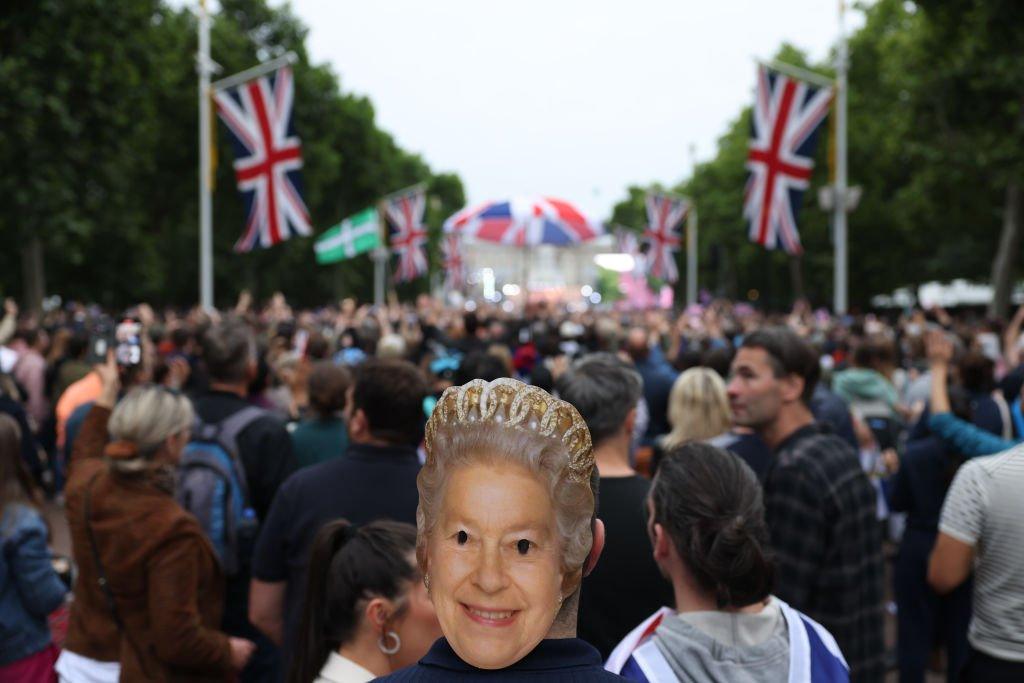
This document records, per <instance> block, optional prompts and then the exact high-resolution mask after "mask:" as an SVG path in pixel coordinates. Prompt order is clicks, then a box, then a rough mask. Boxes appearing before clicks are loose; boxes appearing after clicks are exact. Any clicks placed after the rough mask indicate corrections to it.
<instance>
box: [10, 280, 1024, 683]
mask: <svg viewBox="0 0 1024 683" xmlns="http://www.w3.org/2000/svg"><path fill="white" fill-rule="evenodd" d="M1022 325H1024V307H1022V309H1020V310H1019V311H1018V312H1017V313H1016V314H1015V315H1014V317H1013V318H1012V319H1010V320H992V319H989V318H986V317H985V316H984V315H982V314H981V313H978V312H974V311H954V312H947V311H944V310H942V309H929V310H923V309H911V310H907V311H903V312H900V313H898V314H896V313H894V314H891V315H875V314H866V315H851V316H833V315H830V314H828V313H826V312H823V311H814V310H812V309H811V308H810V307H809V306H808V305H807V304H806V303H804V302H798V303H797V304H796V305H795V306H794V307H793V309H792V310H791V311H789V312H786V313H779V314H771V313H766V312H763V311H759V310H756V309H754V308H752V307H750V306H748V305H745V304H737V303H733V302H729V301H722V300H719V301H713V302H710V303H708V304H706V305H701V306H692V307H688V308H686V309H684V310H682V311H667V310H648V311H621V310H615V309H611V308H600V307H599V308H592V309H587V310H569V309H566V308H564V307H560V306H556V305H552V304H546V303H537V304H532V303H531V304H526V305H525V306H524V307H522V308H520V309H516V310H514V311H507V310H505V309H503V308H501V307H497V306H491V305H489V304H486V303H479V304H477V303H474V302H469V303H467V304H466V305H464V306H461V307H459V308H453V307H451V306H448V305H445V304H444V303H442V302H440V301H438V300H436V299H433V298H431V297H427V296H422V297H420V298H419V299H417V300H416V301H415V302H412V303H404V304H402V303H398V302H392V303H389V304H387V305H384V306H372V305H367V304H360V303H359V302H356V301H354V300H349V299H347V300H344V301H341V302H339V303H338V304H337V305H330V306H325V307H322V308H319V309H316V310H295V309H293V308H292V307H291V306H290V305H289V304H288V302H287V300H286V298H285V297H284V296H283V295H281V294H277V295H274V296H273V297H272V298H271V299H270V300H269V301H267V302H265V303H264V304H263V305H260V306H257V305H256V304H255V302H253V301H252V299H251V297H249V296H248V294H243V295H242V297H240V299H239V301H238V303H237V305H236V306H235V307H234V309H232V310H224V311H207V310H202V309H199V308H194V309H191V310H188V311H181V310H176V309H170V308H169V309H166V310H160V311H157V310H154V309H153V308H152V307H150V306H148V305H146V304H140V305H137V306H133V307H131V308H129V309H127V310H124V311H116V312H115V311H106V310H103V309H101V308H99V307H96V306H90V305H84V304H76V303H71V304H67V305H64V306H62V307H59V308H57V309H55V310H51V311H48V312H46V313H36V312H30V311H19V308H18V306H17V304H16V303H15V302H14V301H12V300H7V301H6V302H5V306H4V311H3V317H2V319H0V511H2V517H0V541H2V543H3V548H4V553H3V554H2V556H0V680H12V681H14V680H17V681H52V680H57V679H59V680H62V681H71V682H76V683H77V682H78V681H88V682H93V681H116V680H127V681H149V680H161V681H172V680H189V681H193V680H241V681H274V682H277V681H284V680H288V681H292V682H295V683H300V682H301V683H309V682H310V681H314V680H316V681H359V680H371V679H375V678H378V677H385V676H388V675H392V676H394V677H395V678H394V680H446V678H445V676H444V675H440V677H438V678H436V679H435V678H430V676H431V675H435V674H436V673H437V671H448V669H445V667H446V666H453V667H454V666H455V664H446V663H445V660H444V658H443V657H442V656H441V655H440V654H438V650H437V648H438V645H437V643H439V642H445V643H448V644H450V645H451V647H453V648H454V654H452V657H454V658H455V660H458V658H459V657H461V659H462V660H464V661H465V660H467V658H469V659H471V656H470V655H467V654H466V653H465V652H463V651H462V650H460V649H459V644H458V639H457V638H455V636H454V635H453V634H452V633H450V632H449V628H448V623H449V622H448V621H446V616H445V613H444V611H443V609H442V605H445V604H448V603H446V602H445V599H444V595H445V593H444V591H447V590H448V588H449V586H448V584H446V583H444V582H443V580H442V579H443V577H440V576H438V575H437V574H432V573H430V572H428V571H426V569H425V567H427V566H428V565H429V564H430V562H428V553H429V552H430V551H429V550H428V549H427V547H426V546H424V543H425V540H424V534H425V533H426V532H425V529H427V528H428V527H429V528H432V527H431V524H432V522H431V520H430V519H426V520H425V518H424V515H425V514H427V513H426V512H424V509H423V507H424V500H423V495H424V491H429V488H426V489H425V488H424V487H425V486H427V484H426V483H424V477H423V476H421V474H422V473H423V472H426V471H427V470H425V469H423V468H424V463H425V462H426V463H427V467H428V468H429V467H430V465H431V461H430V458H433V457H436V456H435V455H433V454H432V453H431V452H430V447H431V446H432V448H433V449H434V450H435V451H437V450H438V449H442V450H443V449H444V448H446V447H447V446H444V445H439V444H438V443H433V444H430V443H429V439H426V440H425V436H426V434H427V433H429V432H428V427H427V425H428V419H431V416H432V415H433V414H434V411H435V406H437V405H438V402H439V401H442V400H452V399H450V398H449V399H445V396H448V397H451V396H452V395H453V394H452V393H451V392H449V394H447V395H446V394H445V391H446V390H448V389H451V388H453V387H456V388H457V387H466V386H467V385H469V384H470V383H472V382H473V381H474V380H482V381H483V383H478V384H474V385H473V386H475V387H478V390H479V391H491V389H490V388H488V389H486V390H483V389H479V387H483V386H486V387H492V386H494V387H498V386H499V385H500V386H509V387H513V388H514V390H515V391H519V392H520V393H522V395H524V396H527V395H528V396H531V397H536V396H538V395H539V396H547V397H554V398H552V399H551V400H558V401H564V402H565V403H566V404H568V405H569V406H572V408H573V409H574V410H575V411H577V412H578V414H579V416H580V417H581V418H582V420H583V422H584V423H585V426H586V429H587V432H588V433H589V439H590V441H589V446H590V449H589V450H588V451H587V453H588V455H587V456H586V457H591V456H592V459H593V462H594V464H595V466H596V470H595V471H596V473H597V477H598V478H597V479H595V482H594V493H595V495H594V498H595V500H596V512H595V513H593V514H592V515H591V516H592V517H594V519H595V520H600V522H601V529H603V531H602V532H601V533H600V534H599V533H598V532H597V531H596V529H597V527H596V526H593V525H592V529H593V534H594V536H593V540H592V542H591V543H590V544H589V545H588V546H587V547H586V548H583V550H585V551H587V552H584V553H583V554H584V555H586V556H587V558H588V559H587V560H586V561H585V562H584V563H583V565H582V569H581V572H582V574H581V581H582V583H581V585H580V586H579V587H578V589H576V590H575V592H572V593H571V594H570V596H568V597H567V596H563V595H562V594H561V593H559V597H558V603H557V609H556V614H558V615H559V616H557V617H555V622H554V626H552V627H551V628H552V630H551V631H549V632H548V636H547V638H546V639H545V640H544V641H543V642H545V643H547V642H548V640H549V639H554V638H569V639H572V642H576V641H577V640H578V641H580V642H581V644H580V649H579V650H578V652H577V651H573V653H572V655H571V656H570V655H569V654H565V657H566V662H568V663H566V664H565V667H567V668H566V669H565V671H572V670H573V669H572V667H574V666H575V667H583V666H584V665H583V664H581V663H580V662H585V661H589V660H587V657H590V656H591V653H592V656H593V658H594V661H595V662H597V664H596V665H595V666H596V669H595V670H596V671H601V672H602V673H601V675H602V676H604V675H607V676H608V677H614V676H621V677H624V678H626V679H629V680H640V681H655V680H657V681H661V680H665V681H673V680H678V681H785V680H790V681H805V680H806V681H833V680H853V681H882V680H883V679H884V677H885V676H886V674H887V673H888V672H898V676H899V680H900V681H901V682H906V683H910V682H915V681H924V680H925V675H926V672H928V671H929V670H931V671H942V672H943V673H944V675H946V676H948V680H951V681H953V680H969V681H982V680H984V681H986V683H996V682H998V681H1003V680H1005V681H1010V680H1014V681H1021V680H1024V454H1022V453H1021V452H1020V451H1019V449H1018V448H1017V443H1018V441H1020V440H1022V439H1024V411H1022V408H1021V396H1022V389H1024V358H1022V356H1021V349H1022V348H1024V337H1022V334H1021V332H1022V329H1021V328H1022ZM502 378H514V379H517V380H519V381H520V382H522V383H523V386H528V387H533V388H536V389H539V390H541V391H542V393H541V394H535V393H529V392H532V391H533V389H530V390H529V392H528V391H527V389H525V388H523V389H519V388H517V387H520V385H519V384H515V385H511V384H508V385H502V384H501V382H500V381H499V380H502ZM496 381H499V382H498V383H495V382H496ZM484 383H488V384H484ZM494 390H495V391H497V389H494ZM452 391H453V392H454V391H455V389H452ZM509 391H512V389H509ZM523 392H526V393H523ZM510 395H512V394H510ZM473 396H475V398H474V399H473V400H476V401H478V402H484V401H486V397H483V398H481V397H480V396H479V395H478V394H474V395H473ZM481 405H482V403H481ZM506 408H507V409H508V410H511V407H510V406H506ZM477 409H479V410H480V411H481V414H483V412H485V409H484V408H483V407H480V406H478V408H477ZM510 415H511V414H510ZM433 419H435V420H436V419H438V418H436V417H435V418H433ZM481 419H483V418H481ZM503 419H505V420H510V419H512V418H511V417H510V416H506V417H505V418H503ZM499 422H500V420H499ZM460 424H461V423H460ZM499 426H500V425H499ZM531 429H535V430H540V429H541V427H540V426H538V425H534V426H533V427H531ZM567 433H568V432H567ZM545 434H547V435H548V436H550V434H548V433H547V432H545ZM425 441H426V442H425ZM455 441H458V440H457V439H456V440H455ZM453 444H454V445H452V446H451V448H452V449H456V450H457V449H458V448H461V446H459V445H458V444H457V443H455V442H453ZM466 448H470V447H469V446H466ZM470 450H472V449H471V448H470ZM569 455H572V454H569ZM569 455H567V456H566V457H569ZM577 455H578V454H577ZM579 457H583V456H579ZM573 463H574V461H572V460H571V459H570V461H569V465H565V466H566V467H569V466H570V465H572V466H575V465H574V464H573ZM452 467H454V465H453V466H452ZM438 476H441V475H438ZM445 476H452V475H445ZM418 478H419V488H418ZM442 488H443V487H442ZM438 495H440V494H438ZM552 495H555V496H556V497H557V495H556V494H555V493H552ZM445 504H446V505H447V504H449V503H445ZM452 504H454V503H452ZM556 507H557V505H556ZM418 508H419V509H420V513H419V516H418V514H417V510H418ZM559 514H561V513H559ZM65 519H66V522H67V525H68V529H69V535H70V556H69V557H56V556H54V553H53V548H52V543H53V533H52V532H53V525H54V524H55V523H63V520H65ZM594 523H595V524H596V522H594ZM454 533H455V536H453V537H452V538H454V539H455V540H454V541H453V542H454V543H456V544H457V545H456V546H455V547H457V548H461V547H462V546H463V543H464V541H463V538H462V536H461V534H463V533H466V534H467V536H466V540H465V543H470V544H471V539H470V534H469V531H461V530H460V531H457V532H454ZM598 538H600V539H601V540H600V542H599V541H598ZM518 543H519V544H520V545H518V546H516V548H517V550H516V549H514V550H512V551H509V552H512V553H516V552H518V553H520V554H522V555H524V556H526V555H528V551H529V549H530V548H532V547H533V546H531V545H530V543H533V541H532V540H530V541H527V540H520V541H518ZM522 543H526V545H525V546H524V545H522ZM430 547H431V548H432V547H433V546H430ZM467 547H468V546H467ZM563 552H568V551H567V550H565V549H564V548H563ZM588 553H589V554H588ZM591 556H592V558H591ZM481 561H482V560H481ZM503 562H504V560H503ZM503 566H504V565H503ZM481 571H482V570H481ZM496 571H497V570H496ZM509 571H511V570H509ZM511 575H512V574H510V576H511ZM481 576H483V575H481ZM485 578H486V577H485ZM477 581H478V582H483V583H480V585H481V586H482V585H484V583H486V582H485V581H484V578H479V579H477ZM494 581H497V582H498V583H500V581H499V579H498V578H494ZM432 582H434V583H433V584H432ZM432 585H433V587H432ZM453 590H456V589H453ZM458 590H462V589H458ZM474 590H478V591H479V590H483V589H482V588H480V586H477V588H475V589H474ZM494 590H496V591H497V590H498V589H497V588H495V589H494ZM501 590H505V589H504V588H502V589H501ZM523 590H524V591H525V590H526V589H523ZM538 590H539V589H538ZM527 592H528V591H527ZM523 599H524V600H525V598H523ZM567 605H568V606H567ZM471 608H472V606H470V607H467V608H466V609H471ZM516 609H519V608H516ZM516 609H513V608H511V607H510V608H509V609H508V610H497V609H492V610H491V611H487V610H483V611H482V612H481V614H483V616H481V615H480V614H477V615H476V617H474V618H477V619H478V620H483V621H482V622H481V623H484V622H486V623H487V624H490V626H491V627H494V628H498V626H500V624H499V623H498V622H501V620H502V619H505V618H506V617H505V616H501V615H504V614H505V612H506V611H507V612H508V614H514V613H515V612H516ZM522 609H526V608H525V607H523V608H522ZM566 610H568V611H571V613H572V614H571V616H572V619H571V624H572V628H571V629H567V628H566V624H567V623H569V622H567V621H566V620H565V614H564V613H565V612H566ZM478 611H479V610H478ZM891 615H895V626H896V628H895V638H893V637H892V636H891V635H890V637H888V638H887V637H886V626H885V624H886V620H887V619H892V616H891ZM507 618H508V619H513V618H514V617H507ZM488 620H490V621H488ZM491 622H494V623H493V624H492V623H491ZM502 623H503V622H502ZM495 624H498V625H497V626H495ZM559 628H561V629H563V630H561V631H560V630H558V629H559ZM569 630H571V631H572V633H568V631H569ZM563 632H564V634H563ZM539 647H540V646H538V648H539ZM595 650H596V652H594V651H595ZM446 652H447V651H446ZM544 652H545V657H548V658H547V659H543V658H542V657H541V656H540V653H541V649H537V650H535V651H534V652H533V653H532V655H528V656H527V659H523V660H521V662H520V663H519V664H518V665H517V666H519V667H520V669H515V667H511V668H508V667H505V666H504V665H502V667H501V668H503V669H506V670H505V675H506V676H507V677H508V678H509V680H518V679H517V678H515V676H517V675H522V676H524V677H525V676H526V675H527V672H528V671H533V670H534V669H529V668H527V669H522V667H523V666H525V665H523V664H522V662H527V661H529V662H532V663H531V664H529V666H535V667H536V669H535V670H536V671H549V670H550V671H556V670H558V671H561V669H559V667H561V666H562V664H560V663H559V662H561V660H559V659H558V657H557V656H556V655H555V654H551V652H548V651H544ZM563 654H564V653H563ZM456 655H457V657H456ZM530 656H533V657H534V659H533V660H530V659H528V657H530ZM574 657H575V658H577V659H573V658H574ZM463 663H464V662H463ZM470 663H471V664H472V663H473V662H472V661H470ZM432 667H433V668H432ZM474 667H476V665H474ZM471 668H472V671H473V672H475V673H474V675H476V673H481V674H483V673H486V672H485V671H484V670H483V669H480V668H479V667H476V668H473V667H471ZM454 670H458V671H462V669H458V668H456V669H454ZM417 671H419V672H420V673H415V672H417ZM579 671H589V670H588V669H585V668H581V669H578V671H577V675H583V674H579ZM395 672H399V673H395ZM401 672H413V673H407V674H405V675H406V676H409V677H407V678H400V677H399V676H400V674H401ZM431 672H434V673H431ZM563 674H564V675H565V676H569V674H565V673H564V671H563V673H560V674H558V675H557V676H556V675H554V674H552V677H551V678H550V679H549V680H572V679H571V676H570V677H568V678H566V677H563V678H559V677H558V676H561V675H563ZM460 675H461V674H460ZM494 675H499V674H497V673H495V674H494ZM594 675H595V676H596V674H594ZM415 676H420V678H416V677H415ZM453 676H454V674H453ZM585 678H586V677H584V678H581V679H577V680H583V679H585ZM453 679H454V678H448V679H447V680H453ZM466 680H469V679H466Z"/></svg>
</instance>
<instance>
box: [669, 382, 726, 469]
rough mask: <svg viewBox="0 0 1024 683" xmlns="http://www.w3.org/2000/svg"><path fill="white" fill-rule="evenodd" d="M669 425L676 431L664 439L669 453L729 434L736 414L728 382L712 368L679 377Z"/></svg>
mask: <svg viewBox="0 0 1024 683" xmlns="http://www.w3.org/2000/svg"><path fill="white" fill-rule="evenodd" d="M668 422H669V424H670V425H672V431H670V432H669V433H668V434H666V435H665V436H663V437H662V439H661V446H662V447H663V448H665V449H670V448H676V447H678V446H682V445H683V444H686V443H689V442H691V441H704V440H706V439H710V438H713V437H716V436H718V435H719V434H721V433H723V432H725V431H727V430H728V429H729V428H730V427H731V426H732V411H731V410H730V409H729V396H728V394H727V393H726V390H725V382H724V381H722V378H721V377H720V376H719V375H718V373H717V372H715V371H714V370H711V369H709V368H690V369H689V370H687V371H686V372H684V373H683V374H681V375H679V377H678V378H676V381H675V384H673V385H672V392H671V393H670V394H669V397H668Z"/></svg>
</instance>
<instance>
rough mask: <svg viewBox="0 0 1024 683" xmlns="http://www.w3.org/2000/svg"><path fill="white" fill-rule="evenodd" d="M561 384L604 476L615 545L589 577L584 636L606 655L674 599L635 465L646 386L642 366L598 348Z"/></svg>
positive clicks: (604, 508)
mask: <svg viewBox="0 0 1024 683" xmlns="http://www.w3.org/2000/svg"><path fill="white" fill-rule="evenodd" d="M556 389H557V392H558V396H559V397H560V398H561V399H562V400H564V401H567V402H568V403H569V404H571V405H572V406H573V407H575V408H576V410H578V411H579V413H580V415H581V416H582V417H583V419H584V421H585V422H586V423H587V429H589V430H590V436H591V439H592V440H593V444H594V460H595V462H596V464H597V470H598V473H599V474H600V478H601V479H600V492H601V500H600V506H601V520H602V521H603V522H604V525H605V534H606V535H607V538H608V539H609V544H608V545H607V546H606V547H605V551H604V555H603V557H602V558H601V564H600V565H599V566H597V567H595V568H594V571H593V572H591V573H590V575H589V576H587V578H586V579H584V581H583V589H582V591H581V593H580V610H579V614H580V617H579V637H580V638H582V639H583V640H585V641H587V642H588V643H590V644H591V645H593V646H594V647H596V648H597V650H598V651H599V652H600V653H601V656H602V657H607V656H608V654H609V653H610V652H611V651H612V648H613V647H615V645H616V643H618V642H619V641H620V640H621V639H622V637H623V636H624V635H626V633H627V632H628V630H629V629H630V628H632V626H633V625H634V624H636V623H637V622H638V621H640V620H641V619H643V618H644V617H646V616H647V615H648V614H650V613H651V612H652V611H654V610H655V609H657V608H658V607H661V606H662V605H664V604H666V603H667V602H668V600H669V599H670V598H671V586H669V584H668V583H667V582H666V581H664V580H663V579H662V577H661V575H660V573H659V572H658V567H657V565H656V564H655V563H654V560H653V558H652V556H651V545H650V540H649V539H648V538H647V533H646V528H647V518H646V515H645V514H644V500H645V499H646V498H647V492H648V489H649V488H650V481H649V480H648V479H646V478H644V477H642V476H640V475H639V474H637V473H636V471H635V470H634V469H633V468H632V467H631V466H630V463H629V449H630V441H631V437H632V434H633V425H634V423H635V421H636V411H637V404H638V403H639V401H640V399H641V397H642V386H641V381H640V376H639V375H638V374H637V373H636V371H635V370H633V369H632V368H630V367H628V366H627V365H626V364H625V363H624V362H623V361H621V360H620V359H619V358H617V357H616V356H615V355H613V354H611V353H595V354H591V355H589V356H585V357H584V358H582V359H581V360H578V361H576V362H575V363H574V364H573V365H572V366H571V367H570V368H569V370H567V371H566V372H565V373H564V374H563V375H562V376H561V377H559V378H558V382H557V383H556Z"/></svg>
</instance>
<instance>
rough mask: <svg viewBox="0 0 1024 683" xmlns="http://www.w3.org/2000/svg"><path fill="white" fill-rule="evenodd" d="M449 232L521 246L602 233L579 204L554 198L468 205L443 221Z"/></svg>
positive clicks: (568, 241) (585, 238)
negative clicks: (575, 204)
mask: <svg viewBox="0 0 1024 683" xmlns="http://www.w3.org/2000/svg"><path fill="white" fill-rule="evenodd" d="M444 231H445V232H446V233H458V234H460V235H462V236H463V237H470V238H474V239H478V240H482V241H484V242H497V243H498V244H508V245H512V246H519V247H532V246H536V245H539V244H553V245H556V246H563V247H564V246H569V245H573V244H579V243H581V242H587V241H589V240H592V239H594V238H595V237H597V236H598V235H600V234H601V233H602V232H603V228H602V226H601V224H600V223H598V222H597V221H593V220H591V219H589V218H587V216H586V215H585V214H584V213H583V212H582V211H581V210H580V209H579V208H577V207H576V206H574V205H573V204H571V203H569V202H567V201H564V200H562V199H555V198H554V197H539V198H533V199H522V198H515V199H505V200H500V201H490V202H484V203H483V204H477V205H476V206H468V207H466V208H464V209H462V210H461V211H459V212H458V213H456V214H454V215H453V216H451V217H450V218H449V219H448V220H446V221H445V222H444Z"/></svg>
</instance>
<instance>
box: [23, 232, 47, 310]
mask: <svg viewBox="0 0 1024 683" xmlns="http://www.w3.org/2000/svg"><path fill="white" fill-rule="evenodd" d="M21 282H22V293H23V296H24V297H25V301H24V304H25V310H27V311H31V312H33V313H37V314H38V313H41V312H42V310H43V297H44V296H45V295H46V279H45V277H44V273H43V243H42V241H40V239H39V237H37V236H33V237H32V238H31V239H30V240H29V241H28V243H27V244H25V245H24V246H23V247H22V248H21Z"/></svg>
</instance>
